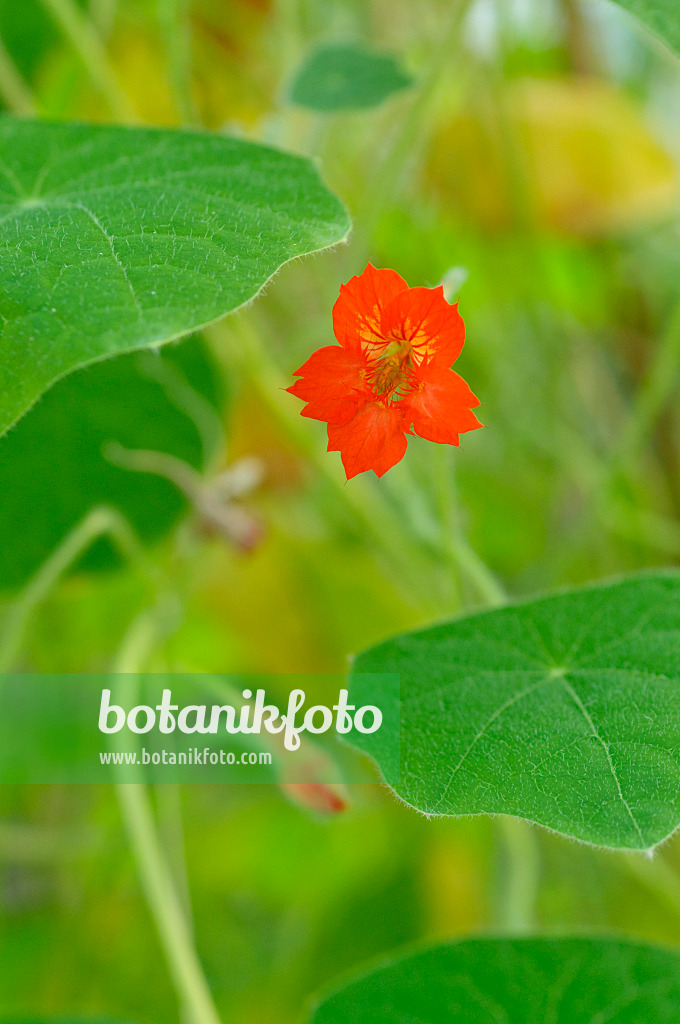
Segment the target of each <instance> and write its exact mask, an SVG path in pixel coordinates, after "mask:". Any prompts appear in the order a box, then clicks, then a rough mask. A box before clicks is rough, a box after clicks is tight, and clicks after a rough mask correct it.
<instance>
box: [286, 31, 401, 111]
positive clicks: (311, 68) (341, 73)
mask: <svg viewBox="0 0 680 1024" xmlns="http://www.w3.org/2000/svg"><path fill="white" fill-rule="evenodd" d="M412 84H413V79H412V78H411V76H410V75H408V74H406V72H405V71H404V70H403V69H402V67H401V65H400V63H399V61H398V60H397V58H396V57H394V56H393V55H392V54H390V53H380V52H377V51H375V50H370V49H368V48H366V47H364V46H359V45H357V44H353V43H348V44H340V45H330V46H329V45H327V46H320V47H319V48H318V49H317V50H315V51H314V52H313V53H312V54H310V56H309V57H308V58H307V60H306V61H305V63H304V64H303V65H302V67H301V68H300V70H299V71H298V73H297V76H296V78H295V81H294V82H293V85H292V87H291V93H290V96H291V100H292V101H293V103H297V104H298V106H301V107H308V108H309V109H310V110H320V111H326V112H328V111H334V110H359V109H362V108H365V107H376V106H377V105H378V104H379V103H382V102H383V100H386V99H387V98H388V96H391V95H392V93H394V92H397V91H398V90H399V89H405V88H406V87H407V86H409V85H412Z"/></svg>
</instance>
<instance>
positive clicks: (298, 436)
mask: <svg viewBox="0 0 680 1024" xmlns="http://www.w3.org/2000/svg"><path fill="white" fill-rule="evenodd" d="M229 327H230V328H231V329H233V330H234V331H235V332H236V335H237V337H238V342H239V344H238V355H239V357H240V358H241V360H242V362H243V365H244V368H245V369H246V371H247V372H248V377H249V380H250V382H251V384H252V386H253V387H255V388H257V390H258V394H259V395H260V397H261V398H262V400H263V401H265V402H266V403H267V405H268V407H269V409H270V410H271V412H272V413H273V414H274V415H275V416H276V418H277V420H278V421H279V422H280V423H281V424H282V425H283V426H284V427H285V429H286V430H287V432H288V433H289V434H290V435H291V436H292V437H293V438H294V439H295V440H296V442H297V443H298V444H299V445H300V447H301V448H302V450H303V451H305V454H306V455H307V456H308V457H309V458H310V459H311V460H312V461H313V463H314V465H315V467H316V469H317V470H318V472H319V474H320V475H321V476H322V478H324V479H325V480H326V481H327V482H328V483H329V484H330V485H331V486H332V487H333V488H334V490H335V493H336V495H337V497H338V499H339V500H340V501H341V502H342V504H343V505H344V506H345V507H346V508H348V509H349V510H350V511H351V513H352V514H353V516H354V517H355V519H356V520H357V521H358V522H360V523H361V525H362V527H363V528H364V529H365V531H366V533H367V535H368V536H369V537H370V538H371V541H372V542H373V544H374V545H375V547H376V548H377V549H378V550H379V551H380V552H381V553H382V554H383V555H384V556H385V565H387V566H388V567H389V569H390V570H391V572H392V574H393V576H394V578H395V580H396V581H398V583H399V585H400V586H402V587H403V588H404V589H405V590H406V591H408V594H409V597H410V598H411V599H413V597H414V594H417V595H418V597H417V600H418V601H419V603H420V604H421V605H422V608H423V611H426V612H428V613H429V614H437V613H438V612H440V611H441V609H440V608H439V606H438V604H437V601H436V597H435V595H433V594H432V588H431V586H430V581H429V576H430V573H429V572H428V571H424V572H423V573H421V572H420V570H419V569H417V570H416V571H414V565H413V548H412V546H411V547H410V549H409V542H408V539H407V538H405V536H404V528H403V522H402V520H401V518H400V516H399V515H397V514H396V513H395V512H394V511H393V509H392V508H391V507H390V504H389V503H388V502H387V501H386V500H385V499H384V497H383V496H382V495H381V494H380V492H379V491H378V490H377V489H376V488H373V487H370V486H368V484H367V482H365V481H362V480H352V481H351V484H349V485H348V484H347V483H346V482H345V481H344V480H343V479H342V478H341V476H340V475H339V474H338V473H337V471H336V467H335V466H334V465H333V463H332V461H331V460H330V459H329V458H328V456H327V454H326V453H325V452H324V451H322V449H321V448H320V447H319V446H318V445H317V444H312V445H310V443H309V438H310V437H311V434H310V432H309V427H308V425H307V424H305V423H304V421H302V422H300V417H299V416H298V415H297V411H296V410H295V409H294V407H293V406H290V404H289V396H287V395H286V394H285V386H286V381H285V380H284V379H283V377H282V375H281V373H280V372H279V370H278V368H277V367H276V366H275V365H274V363H273V362H272V361H271V359H270V357H269V355H268V354H267V353H266V352H265V350H264V347H263V346H262V344H261V342H260V339H259V337H258V334H257V331H256V330H255V329H254V328H253V327H252V325H251V324H250V323H249V322H248V321H247V320H246V317H245V316H244V315H243V314H241V315H239V316H238V317H234V318H232V319H231V320H230V321H229ZM220 329H222V328H220ZM289 410H290V411H289ZM452 545H453V546H454V547H455V552H456V557H457V558H459V560H460V568H461V570H462V571H463V572H465V573H466V574H469V576H470V582H471V583H472V584H473V586H474V587H475V589H477V590H479V592H480V594H481V595H482V597H483V598H484V599H485V600H487V601H488V603H489V604H499V603H503V601H504V600H505V596H504V593H503V591H502V589H501V588H500V586H499V585H498V583H497V582H496V581H495V579H494V577H493V574H492V573H491V571H490V570H489V569H488V568H487V567H486V566H485V565H484V563H483V562H482V561H481V559H480V558H479V557H478V556H477V555H476V554H475V553H474V552H472V551H471V549H470V548H469V546H468V545H467V544H466V543H463V542H458V543H457V542H455V540H452ZM430 567H431V566H430V565H429V564H428V563H425V564H424V565H423V568H424V569H425V570H427V569H428V568H430Z"/></svg>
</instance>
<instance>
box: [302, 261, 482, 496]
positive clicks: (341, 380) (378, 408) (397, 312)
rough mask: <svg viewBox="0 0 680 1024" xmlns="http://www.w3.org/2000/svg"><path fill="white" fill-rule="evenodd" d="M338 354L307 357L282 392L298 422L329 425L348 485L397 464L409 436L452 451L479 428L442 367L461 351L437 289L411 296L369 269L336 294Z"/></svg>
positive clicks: (456, 317)
mask: <svg viewBox="0 0 680 1024" xmlns="http://www.w3.org/2000/svg"><path fill="white" fill-rule="evenodd" d="M333 331H334V333H335V337H336V338H337V340H338V342H339V344H338V345H327V346H326V347H325V348H320V349H319V350H318V351H317V352H315V353H314V354H313V355H312V356H311V357H310V358H309V359H308V360H307V362H306V363H304V365H303V366H301V367H300V369H299V370H296V371H295V376H296V377H299V378H300V379H299V380H297V381H296V382H295V383H294V384H292V385H291V386H290V387H289V388H288V389H287V390H288V391H290V392H291V394H293V395H296V396H297V397H298V398H301V399H302V400H303V401H304V402H306V403H307V404H306V405H305V407H304V409H303V410H302V415H303V416H309V417H310V418H311V419H314V420H322V421H323V422H325V423H327V424H328V451H329V452H331V451H333V452H335V451H339V452H340V456H341V458H342V464H343V466H344V467H345V472H346V474H347V479H348V480H349V479H351V477H353V476H356V475H357V473H363V472H365V471H366V470H368V469H372V470H373V471H374V472H375V473H376V475H377V476H382V475H383V474H384V473H386V472H387V470H388V469H391V467H392V466H394V465H395V464H396V463H397V462H399V461H400V459H402V458H403V457H404V454H405V452H406V446H407V444H408V441H407V435H408V434H418V435H419V436H420V437H424V438H427V440H429V441H438V442H439V443H440V444H453V445H458V444H460V437H459V435H460V434H463V433H465V431H467V430H476V429H477V427H481V426H482V424H481V423H480V422H479V420H478V419H477V417H476V416H475V414H474V413H473V412H472V409H474V408H475V406H478V405H479V400H478V399H477V398H476V397H475V395H473V393H472V391H471V390H470V388H469V387H468V385H467V384H466V383H465V381H464V380H463V378H462V377H459V376H458V374H457V373H455V372H454V371H453V370H452V369H451V368H450V367H451V364H452V363H453V362H455V361H456V359H457V358H458V356H459V355H460V352H461V349H462V348H463V343H464V341H465V324H464V323H463V318H462V317H461V315H460V313H459V312H458V304H457V303H456V304H455V305H451V304H450V303H448V302H447V301H446V299H445V298H444V289H443V288H442V287H441V286H440V287H439V288H409V286H408V285H407V284H406V281H404V279H403V278H402V277H400V276H399V274H397V273H396V271H394V270H378V269H376V267H373V266H371V264H370V263H369V264H368V266H367V267H366V269H365V270H364V272H363V273H362V274H359V275H358V276H357V277H353V278H351V280H350V281H348V282H347V284H345V285H342V286H341V288H340V297H339V298H338V300H337V302H336V303H335V306H334V307H333Z"/></svg>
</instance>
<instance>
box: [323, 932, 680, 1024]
mask: <svg viewBox="0 0 680 1024" xmlns="http://www.w3.org/2000/svg"><path fill="white" fill-rule="evenodd" d="M678 1006H680V957H679V956H678V955H677V954H676V953H672V952H670V951H668V950H664V949H658V948H655V947H652V946H643V945H635V944H633V943H629V942H618V941H614V940H611V939H477V940H473V941H468V942H460V943H455V944H453V945H449V946H441V947H439V948H435V949H430V950H427V951H425V952H423V953H419V954H417V955H416V956H411V957H408V958H407V959H403V960H397V961H396V962H394V963H391V964H388V965H387V966H385V967H382V968H380V969H379V970H376V971H373V972H372V973H370V974H367V975H365V976H364V977H362V978H359V979H358V980H357V981H354V982H351V983H350V984H349V985H347V986H346V987H345V988H342V989H340V990H339V991H338V992H336V993H335V994H334V995H331V996H330V997H329V998H328V999H326V1000H324V1001H323V1002H322V1003H321V1004H320V1005H319V1006H318V1007H317V1008H316V1010H315V1012H314V1013H313V1014H312V1017H311V1021H310V1024H347V1022H348V1021H351V1022H352V1024H416V1022H417V1024H548V1022H550V1024H641V1022H642V1021H644V1022H645V1024H647V1022H649V1024H652V1022H654V1024H675V1021H677V1019H678Z"/></svg>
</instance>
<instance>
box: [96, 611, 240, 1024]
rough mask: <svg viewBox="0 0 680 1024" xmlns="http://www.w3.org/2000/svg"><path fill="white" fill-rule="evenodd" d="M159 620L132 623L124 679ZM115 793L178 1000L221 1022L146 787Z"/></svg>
mask: <svg viewBox="0 0 680 1024" xmlns="http://www.w3.org/2000/svg"><path fill="white" fill-rule="evenodd" d="M157 631H158V623H157V621H156V619H155V617H154V616H153V615H151V614H149V613H147V614H145V615H143V616H141V617H140V618H139V619H137V621H136V622H135V623H134V624H133V626H132V628H131V629H130V631H129V633H128V636H127V637H126V639H125V641H124V643H123V647H122V649H121V653H120V654H119V657H118V659H117V662H116V665H115V671H116V672H118V673H124V674H125V675H126V677H127V679H128V682H129V683H132V678H131V677H132V676H134V675H135V674H136V673H138V672H139V671H140V669H141V667H142V665H143V664H144V662H145V661H146V659H147V658H148V656H149V653H150V651H151V648H152V646H153V643H154V641H155V639H156V637H157ZM116 794H117V796H118V802H119V805H120V810H121V815H122V818H123V822H124V825H125V828H126V831H127V833H128V837H129V840H130V846H131V848H132V852H133V855H134V858H135V861H136V863H137V870H138V872H139V877H140V881H141V884H142V888H143V890H144V895H145V897H146V901H147V904H148V906H149V910H150V911H151V915H152V917H153V920H154V923H155V925H156V929H157V931H158V935H159V938H160V941H161V945H162V947H163V951H164V953H165V957H166V960H167V963H168V967H169V969H170V974H171V977H172V980H173V982H174V985H175V989H176V991H177V995H178V997H179V1000H180V1003H181V1005H182V1007H183V1008H184V1009H185V1010H186V1013H187V1016H188V1017H189V1019H190V1020H191V1022H192V1024H221V1022H220V1017H219V1014H218V1012H217V1009H216V1007H215V1004H214V1002H213V998H212V995H211V993H210V988H209V986H208V983H207V981H206V978H205V974H204V973H203V968H202V967H201V963H200V961H199V959H198V954H197V952H196V948H195V946H194V942H193V937H192V928H191V924H190V921H189V918H188V916H187V914H186V912H185V909H184V906H183V901H182V898H181V896H180V894H179V893H178V890H177V887H176V885H175V880H174V878H173V874H172V871H171V869H170V865H169V862H168V860H167V858H166V855H165V852H164V850H163V844H162V842H161V839H160V837H159V834H158V830H157V827H156V823H155V820H154V815H153V810H152V807H151V801H150V799H149V792H148V788H147V787H146V786H145V785H142V784H139V783H125V782H119V783H116Z"/></svg>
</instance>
